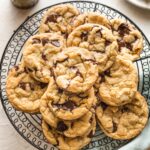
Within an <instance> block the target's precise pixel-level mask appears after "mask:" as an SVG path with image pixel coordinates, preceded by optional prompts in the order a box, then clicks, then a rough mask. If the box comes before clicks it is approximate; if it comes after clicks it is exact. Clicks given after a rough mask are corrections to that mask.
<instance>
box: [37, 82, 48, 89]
mask: <svg viewBox="0 0 150 150" xmlns="http://www.w3.org/2000/svg"><path fill="white" fill-rule="evenodd" d="M39 85H40V87H41V89H44V88H45V87H47V83H43V82H40V84H39Z"/></svg>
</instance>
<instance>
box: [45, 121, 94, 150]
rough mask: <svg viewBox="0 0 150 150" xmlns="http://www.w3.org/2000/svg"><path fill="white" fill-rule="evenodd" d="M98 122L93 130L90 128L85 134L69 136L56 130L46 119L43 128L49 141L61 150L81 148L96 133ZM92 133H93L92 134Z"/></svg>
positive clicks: (78, 149)
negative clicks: (74, 136)
mask: <svg viewBox="0 0 150 150" xmlns="http://www.w3.org/2000/svg"><path fill="white" fill-rule="evenodd" d="M95 128H96V123H95V125H94V126H93V129H92V130H89V131H88V132H87V133H86V134H85V135H84V136H82V137H80V136H78V137H76V138H68V137H65V136H62V135H61V134H59V133H57V132H55V130H54V129H52V127H51V126H49V125H48V124H47V123H46V122H45V121H44V120H43V121H42V130H43V133H44V135H45V137H46V139H47V140H48V142H49V143H51V144H53V145H56V146H57V147H58V148H59V149H60V150H80V149H81V148H83V147H84V146H86V145H87V144H89V143H90V141H91V135H92V134H93V133H95ZM91 133H92V134H91Z"/></svg>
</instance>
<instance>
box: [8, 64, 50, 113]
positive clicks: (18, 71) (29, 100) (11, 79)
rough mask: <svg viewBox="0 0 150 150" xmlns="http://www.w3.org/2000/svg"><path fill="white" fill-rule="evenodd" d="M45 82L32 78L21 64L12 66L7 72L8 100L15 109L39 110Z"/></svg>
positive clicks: (25, 110) (45, 86)
mask: <svg viewBox="0 0 150 150" xmlns="http://www.w3.org/2000/svg"><path fill="white" fill-rule="evenodd" d="M46 88H47V84H46V83H41V82H39V81H36V80H34V79H33V78H32V77H30V75H29V74H28V73H27V72H26V68H25V67H24V65H23V64H21V65H18V66H15V67H13V68H12V69H11V70H10V71H9V74H8V77H7V83H6V92H7V96H8V100H9V102H10V103H11V104H12V106H14V107H15V108H16V109H17V110H21V111H24V112H28V113H34V112H39V106H40V98H41V96H42V95H43V94H44V92H45V91H46Z"/></svg>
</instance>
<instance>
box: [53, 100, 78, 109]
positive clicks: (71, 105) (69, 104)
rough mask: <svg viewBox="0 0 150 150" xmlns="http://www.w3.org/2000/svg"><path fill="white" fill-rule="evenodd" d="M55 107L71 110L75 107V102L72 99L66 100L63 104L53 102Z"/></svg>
mask: <svg viewBox="0 0 150 150" xmlns="http://www.w3.org/2000/svg"><path fill="white" fill-rule="evenodd" d="M53 105H54V106H55V107H58V108H60V109H61V108H62V109H64V110H70V111H71V110H73V109H75V108H76V104H75V103H74V102H73V101H67V102H65V103H64V104H53Z"/></svg>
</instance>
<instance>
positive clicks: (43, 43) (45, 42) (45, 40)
mask: <svg viewBox="0 0 150 150" xmlns="http://www.w3.org/2000/svg"><path fill="white" fill-rule="evenodd" d="M47 43H49V39H48V38H43V39H42V45H43V46H45V45H46V44H47Z"/></svg>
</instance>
